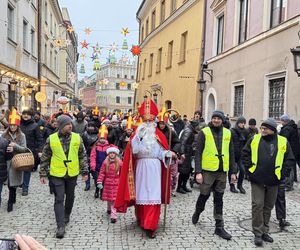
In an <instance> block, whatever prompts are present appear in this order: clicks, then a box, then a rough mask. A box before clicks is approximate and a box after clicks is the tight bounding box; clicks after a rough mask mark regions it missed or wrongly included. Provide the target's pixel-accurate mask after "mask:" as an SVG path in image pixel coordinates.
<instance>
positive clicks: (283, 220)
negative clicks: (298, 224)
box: [279, 219, 291, 230]
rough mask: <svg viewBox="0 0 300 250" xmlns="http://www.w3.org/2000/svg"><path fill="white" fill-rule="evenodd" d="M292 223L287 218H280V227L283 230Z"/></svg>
mask: <svg viewBox="0 0 300 250" xmlns="http://www.w3.org/2000/svg"><path fill="white" fill-rule="evenodd" d="M290 225H291V223H289V222H287V221H286V220H285V219H280V220H279V227H280V229H281V230H283V229H284V228H285V227H288V226H290Z"/></svg>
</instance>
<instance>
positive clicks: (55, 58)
mask: <svg viewBox="0 0 300 250" xmlns="http://www.w3.org/2000/svg"><path fill="white" fill-rule="evenodd" d="M54 72H55V73H56V72H57V52H56V51H55V55H54Z"/></svg>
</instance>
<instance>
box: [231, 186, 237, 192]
mask: <svg viewBox="0 0 300 250" xmlns="http://www.w3.org/2000/svg"><path fill="white" fill-rule="evenodd" d="M230 192H232V193H238V191H237V190H236V189H235V186H234V184H230Z"/></svg>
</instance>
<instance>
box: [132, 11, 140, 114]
mask: <svg viewBox="0 0 300 250" xmlns="http://www.w3.org/2000/svg"><path fill="white" fill-rule="evenodd" d="M136 19H137V21H138V23H139V44H141V42H142V41H141V40H140V37H141V36H140V30H141V19H140V18H139V17H138V15H136ZM139 62H140V56H138V60H137V65H136V82H137V80H138V79H139V69H138V67H139ZM136 94H137V89H134V98H133V111H135V108H136V107H135V106H136Z"/></svg>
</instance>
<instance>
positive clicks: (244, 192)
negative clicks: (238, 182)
mask: <svg viewBox="0 0 300 250" xmlns="http://www.w3.org/2000/svg"><path fill="white" fill-rule="evenodd" d="M238 190H240V192H241V194H246V190H245V189H244V188H243V186H239V187H238Z"/></svg>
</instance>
